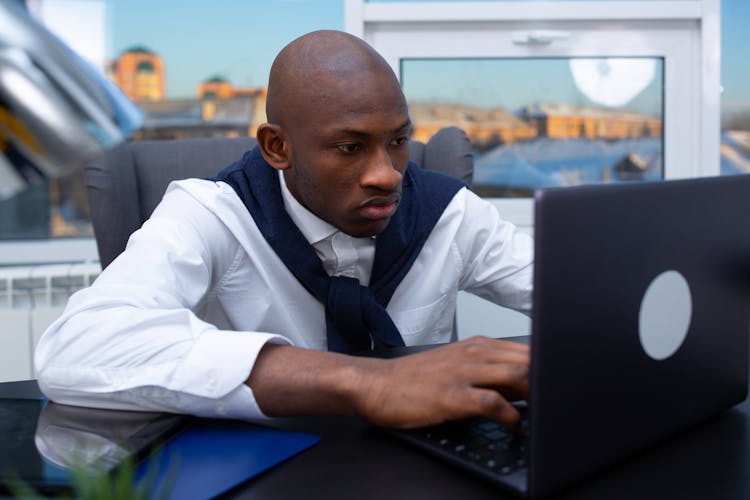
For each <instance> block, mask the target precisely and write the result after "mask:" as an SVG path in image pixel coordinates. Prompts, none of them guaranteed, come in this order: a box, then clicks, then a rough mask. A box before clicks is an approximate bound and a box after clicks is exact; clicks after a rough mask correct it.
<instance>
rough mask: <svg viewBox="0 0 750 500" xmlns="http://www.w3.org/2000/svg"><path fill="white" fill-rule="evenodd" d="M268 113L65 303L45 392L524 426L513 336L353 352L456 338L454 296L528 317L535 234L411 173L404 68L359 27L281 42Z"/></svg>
mask: <svg viewBox="0 0 750 500" xmlns="http://www.w3.org/2000/svg"><path fill="white" fill-rule="evenodd" d="M267 116H268V123H267V124H264V125H262V126H261V127H260V128H259V130H258V134H257V138H258V148H256V149H255V150H254V151H252V152H250V153H248V154H246V155H245V157H244V158H243V159H242V160H241V161H240V162H238V163H237V164H235V165H233V166H230V167H228V168H227V169H226V170H224V171H223V172H221V173H220V174H219V177H218V180H216V181H207V180H197V179H191V180H186V181H180V182H176V183H173V184H172V185H171V186H170V188H169V189H168V190H167V193H166V194H165V197H164V199H163V201H162V203H161V204H160V205H159V207H157V209H156V210H155V212H154V214H153V215H152V217H151V219H150V220H149V221H148V222H146V223H145V224H144V226H143V228H142V229H141V230H139V231H138V232H136V233H135V234H134V235H133V236H132V237H131V239H130V242H129V244H128V248H127V249H126V251H125V252H124V253H123V254H122V255H121V256H119V257H118V258H117V259H116V260H115V261H114V262H113V263H112V264H111V265H110V266H109V267H108V268H107V269H106V270H105V271H104V272H103V273H102V274H101V276H100V277H99V278H98V279H97V281H96V282H95V283H94V285H93V286H92V287H90V288H89V289H86V290H83V291H81V292H78V293H77V294H75V295H74V296H73V297H71V300H70V302H69V304H68V307H67V308H66V311H65V312H64V314H63V315H62V317H61V318H60V319H59V320H58V321H56V322H55V323H54V324H53V325H51V326H50V328H49V330H48V331H47V332H46V333H45V335H44V337H43V338H42V340H41V341H40V343H39V347H38V348H37V352H36V359H35V361H36V367H37V373H38V376H39V383H40V387H41V388H42V390H43V391H44V392H45V393H46V394H47V395H48V396H49V397H50V398H51V399H53V400H56V401H59V402H62V403H69V404H79V405H90V406H101V407H110V408H127V409H146V410H166V411H174V412H186V413H192V414H196V415H201V416H212V417H234V418H248V419H250V418H263V417H265V416H283V415H303V414H356V415H359V416H361V417H362V418H364V419H366V420H368V421H370V422H372V423H375V424H378V425H385V426H394V427H415V426H421V425H427V424H434V423H438V422H442V421H445V420H450V419H456V418H461V417H465V416H470V415H484V416H486V417H489V418H492V419H495V420H497V421H500V422H502V423H503V424H505V425H508V426H514V425H517V423H518V420H519V415H518V413H517V411H516V410H515V409H514V407H513V406H512V405H510V404H509V402H508V401H509V400H511V399H514V398H521V397H524V396H525V394H526V393H527V390H528V366H529V352H528V349H527V348H526V347H525V346H521V345H517V344H514V343H510V342H503V341H497V340H490V339H470V340H467V341H462V342H457V343H454V344H450V345H448V346H445V347H441V348H438V349H434V350H432V351H430V352H425V353H421V354H418V355H414V356H409V357H407V358H402V359H396V360H382V359H373V358H366V357H358V356H355V355H352V353H355V352H356V351H358V350H360V349H362V348H364V349H365V350H366V349H369V348H370V347H373V346H375V347H380V346H391V345H403V344H415V343H421V342H424V341H432V342H435V341H447V340H449V339H450V331H451V326H452V322H453V314H454V311H455V304H456V293H457V290H458V289H466V290H470V291H473V292H476V293H478V294H480V295H482V296H483V297H486V298H488V299H490V300H493V301H495V302H497V303H500V304H503V305H506V306H509V307H513V308H515V309H518V310H523V311H528V310H530V307H531V272H532V270H531V269H532V268H531V253H532V243H531V240H530V238H529V237H528V236H526V235H523V234H521V233H519V232H517V231H516V229H515V228H514V227H513V226H512V225H510V224H508V223H506V222H503V221H501V220H500V219H499V217H498V214H497V212H496V210H494V209H493V208H492V207H491V206H490V205H489V204H487V203H486V202H484V201H482V200H481V199H479V198H478V197H476V196H475V195H473V194H472V193H471V192H470V191H468V190H467V189H465V188H462V187H461V186H459V185H457V184H456V182H455V181H453V180H450V179H448V178H447V177H444V176H440V175H438V174H434V173H429V172H422V171H420V170H419V169H417V168H414V166H411V167H408V169H407V163H408V155H409V153H408V137H409V133H410V127H411V123H410V120H409V115H408V110H407V106H406V102H405V99H404V96H403V94H402V92H401V90H400V86H399V84H398V81H397V79H396V77H395V75H394V74H393V72H392V71H391V69H390V67H389V66H388V64H387V63H386V62H385V60H384V59H383V58H382V57H381V56H380V55H378V54H377V53H376V52H375V51H374V50H373V49H372V48H371V47H369V46H368V45H367V44H365V43H364V42H362V41H361V40H359V39H357V38H355V37H353V36H350V35H347V34H344V33H339V32H333V31H321V32H314V33H311V34H308V35H305V36H303V37H301V38H299V39H297V40H295V41H293V42H292V43H291V44H289V45H288V46H287V47H286V48H284V49H283V50H282V51H281V53H280V54H279V55H278V57H277V58H276V60H275V61H274V63H273V66H272V69H271V74H270V79H269V87H268V101H267ZM368 285H369V286H368ZM331 351H339V352H331Z"/></svg>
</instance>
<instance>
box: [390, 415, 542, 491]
mask: <svg viewBox="0 0 750 500" xmlns="http://www.w3.org/2000/svg"><path fill="white" fill-rule="evenodd" d="M518 409H519V411H521V415H522V419H523V428H524V432H523V433H522V434H521V435H515V434H513V433H510V432H508V431H506V430H505V429H504V428H503V427H502V426H501V425H500V424H498V423H496V422H493V421H491V420H488V419H486V418H481V417H477V418H470V419H465V420H458V421H455V422H448V423H445V424H440V425H435V426H432V427H424V428H421V429H412V430H407V431H394V432H393V434H394V435H396V436H397V437H399V438H401V439H404V440H406V441H407V442H409V443H411V444H414V445H416V446H418V447H420V448H422V449H425V450H427V451H429V452H430V453H432V454H435V455H437V456H439V457H441V458H443V459H447V460H449V461H450V462H452V463H454V464H457V465H459V466H462V467H463V468H466V469H469V470H471V471H473V472H477V473H479V474H481V475H482V476H485V477H488V478H493V477H494V478H496V479H499V478H497V476H507V475H510V474H512V473H514V472H516V471H519V469H524V468H525V467H526V447H527V442H528V440H527V437H526V429H527V428H528V417H527V412H526V408H525V407H519V408H518Z"/></svg>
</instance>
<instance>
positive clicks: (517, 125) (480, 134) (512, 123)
mask: <svg viewBox="0 0 750 500" xmlns="http://www.w3.org/2000/svg"><path fill="white" fill-rule="evenodd" d="M409 112H410V114H411V118H412V122H413V123H414V133H413V135H412V138H413V139H415V140H417V141H422V142H426V141H428V140H429V139H430V137H432V136H433V135H434V134H435V132H437V131H438V130H440V129H441V128H443V127H448V126H456V127H458V128H460V129H462V130H463V131H464V132H466V135H468V136H469V140H471V143H472V144H473V145H474V147H476V148H477V149H486V148H489V147H493V146H496V145H498V144H510V143H513V142H516V141H522V140H528V139H533V138H534V137H536V135H537V131H536V129H535V128H534V127H533V126H531V125H529V124H528V123H526V122H524V121H523V120H520V119H519V118H518V117H516V116H514V115H513V114H512V113H511V112H509V111H507V110H506V109H503V108H480V107H474V106H467V105H464V104H437V103H420V102H410V103H409Z"/></svg>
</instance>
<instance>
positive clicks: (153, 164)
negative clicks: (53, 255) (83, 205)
mask: <svg viewBox="0 0 750 500" xmlns="http://www.w3.org/2000/svg"><path fill="white" fill-rule="evenodd" d="M255 144H256V141H255V139H254V138H250V137H240V138H200V139H181V140H165V141H142V142H133V143H128V144H123V145H121V146H119V147H117V148H115V149H112V150H110V151H108V152H106V153H104V154H103V155H102V156H100V157H98V158H96V159H95V160H93V161H92V162H90V163H89V164H87V165H86V166H85V170H84V172H85V179H86V190H87V192H88V198H89V207H90V212H91V221H92V223H93V226H94V235H95V236H96V244H97V248H98V251H99V261H100V262H101V265H102V269H104V268H105V267H107V266H108V265H109V264H110V262H112V261H113V260H114V259H115V257H117V256H118V255H119V254H120V253H121V252H122V251H123V250H125V245H126V244H127V242H128V238H129V237H130V235H131V234H132V233H133V232H134V231H135V230H137V229H138V228H140V227H141V225H142V224H143V223H144V222H145V221H146V219H148V218H149V217H150V216H151V213H152V212H153V211H154V208H156V205H157V204H158V203H159V201H160V200H161V198H162V196H163V194H164V192H165V191H166V188H167V185H168V184H169V183H170V182H171V181H173V180H177V179H185V178H188V177H199V178H209V177H213V176H214V175H215V174H217V173H218V172H219V171H220V170H221V169H222V168H224V167H225V166H227V165H229V164H230V163H233V162H235V161H237V160H238V159H239V158H240V157H241V156H242V154H243V153H244V152H245V151H247V150H248V149H251V148H252V147H254V146H255ZM409 156H410V158H411V160H412V161H414V162H415V163H417V164H419V165H420V166H422V167H423V168H428V169H431V170H435V171H438V172H442V173H445V174H448V175H453V176H454V177H457V178H459V179H461V180H463V181H464V182H466V183H467V184H468V185H469V186H470V187H471V183H472V177H473V172H474V160H473V157H472V153H471V144H470V143H469V139H468V137H467V136H466V134H465V133H464V132H463V131H462V130H460V129H458V128H456V127H447V128H444V129H441V130H439V131H438V132H437V133H436V134H435V135H434V136H433V137H432V138H431V139H430V140H429V141H428V142H427V143H426V144H423V143H421V142H417V141H411V142H410V143H409ZM248 217H249V215H248Z"/></svg>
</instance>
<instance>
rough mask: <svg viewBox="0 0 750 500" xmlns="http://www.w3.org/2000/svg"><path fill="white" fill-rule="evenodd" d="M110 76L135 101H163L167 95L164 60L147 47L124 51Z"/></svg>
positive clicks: (111, 69) (113, 66) (111, 70)
mask: <svg viewBox="0 0 750 500" xmlns="http://www.w3.org/2000/svg"><path fill="white" fill-rule="evenodd" d="M110 77H111V78H112V80H113V81H114V82H115V83H116V84H117V85H118V86H119V87H120V88H121V89H122V91H123V92H124V93H125V95H127V96H128V97H129V98H130V99H132V100H133V101H135V102H139V103H140V102H149V101H151V102H153V101H161V100H163V99H164V97H165V93H164V81H165V75H164V62H163V61H162V59H161V57H159V56H158V55H157V54H156V53H154V52H152V51H150V50H149V49H147V48H145V47H142V46H136V47H132V48H130V49H128V50H126V51H125V52H123V53H122V54H121V55H120V57H119V58H118V59H117V60H116V61H115V62H114V63H113V65H112V68H110Z"/></svg>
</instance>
